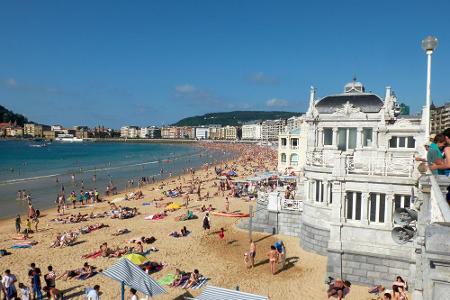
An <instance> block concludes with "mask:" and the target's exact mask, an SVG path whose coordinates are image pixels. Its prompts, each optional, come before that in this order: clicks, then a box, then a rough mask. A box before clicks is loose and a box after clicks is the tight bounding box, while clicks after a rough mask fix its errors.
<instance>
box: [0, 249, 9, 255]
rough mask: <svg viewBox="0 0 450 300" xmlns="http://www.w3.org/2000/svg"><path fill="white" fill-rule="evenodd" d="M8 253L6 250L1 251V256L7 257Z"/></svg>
mask: <svg viewBox="0 0 450 300" xmlns="http://www.w3.org/2000/svg"><path fill="white" fill-rule="evenodd" d="M6 254H8V252H7V251H6V250H5V249H0V256H5V255H6Z"/></svg>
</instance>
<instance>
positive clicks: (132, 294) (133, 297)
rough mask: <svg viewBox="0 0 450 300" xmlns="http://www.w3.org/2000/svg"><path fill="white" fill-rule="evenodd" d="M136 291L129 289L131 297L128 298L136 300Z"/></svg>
mask: <svg viewBox="0 0 450 300" xmlns="http://www.w3.org/2000/svg"><path fill="white" fill-rule="evenodd" d="M136 293H137V291H136V290H135V289H133V288H131V289H130V294H131V298H130V300H138V296H137V295H136Z"/></svg>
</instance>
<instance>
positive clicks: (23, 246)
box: [10, 245, 33, 249]
mask: <svg viewBox="0 0 450 300" xmlns="http://www.w3.org/2000/svg"><path fill="white" fill-rule="evenodd" d="M31 247H33V246H31V245H12V246H11V247H10V249H24V248H31Z"/></svg>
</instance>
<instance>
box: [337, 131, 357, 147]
mask: <svg viewBox="0 0 450 300" xmlns="http://www.w3.org/2000/svg"><path fill="white" fill-rule="evenodd" d="M355 148H356V128H339V129H338V149H339V150H341V151H346V150H347V149H355Z"/></svg>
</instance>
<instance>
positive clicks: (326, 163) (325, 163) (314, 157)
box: [306, 151, 333, 167]
mask: <svg viewBox="0 0 450 300" xmlns="http://www.w3.org/2000/svg"><path fill="white" fill-rule="evenodd" d="M306 165H309V166H315V167H332V166H333V157H331V156H326V155H325V154H324V152H323V151H308V152H306Z"/></svg>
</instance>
